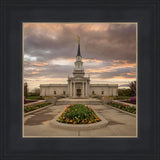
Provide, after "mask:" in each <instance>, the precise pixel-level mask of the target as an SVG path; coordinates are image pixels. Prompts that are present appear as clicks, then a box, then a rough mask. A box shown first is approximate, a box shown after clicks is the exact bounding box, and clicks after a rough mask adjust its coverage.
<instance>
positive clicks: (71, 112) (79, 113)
mask: <svg viewBox="0 0 160 160" xmlns="http://www.w3.org/2000/svg"><path fill="white" fill-rule="evenodd" d="M57 121H58V122H61V123H70V124H88V123H95V122H99V121H100V119H99V118H98V116H97V115H96V114H95V113H94V111H93V110H92V109H91V108H90V107H88V106H85V105H82V104H75V105H70V106H66V108H65V111H64V112H62V114H61V115H60V116H59V118H58V119H57Z"/></svg>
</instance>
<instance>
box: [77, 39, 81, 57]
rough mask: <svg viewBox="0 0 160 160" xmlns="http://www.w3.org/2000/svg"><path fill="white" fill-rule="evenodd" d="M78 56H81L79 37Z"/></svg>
mask: <svg viewBox="0 0 160 160" xmlns="http://www.w3.org/2000/svg"><path fill="white" fill-rule="evenodd" d="M77 56H81V52H80V37H79V36H78V51H77Z"/></svg>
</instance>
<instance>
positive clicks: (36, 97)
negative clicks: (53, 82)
mask: <svg viewBox="0 0 160 160" xmlns="http://www.w3.org/2000/svg"><path fill="white" fill-rule="evenodd" d="M26 99H43V97H40V96H31V97H27V98H26Z"/></svg>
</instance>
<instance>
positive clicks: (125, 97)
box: [113, 96, 131, 100]
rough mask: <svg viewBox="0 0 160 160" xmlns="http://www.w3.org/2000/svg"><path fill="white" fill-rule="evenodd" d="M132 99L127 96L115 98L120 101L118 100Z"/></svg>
mask: <svg viewBox="0 0 160 160" xmlns="http://www.w3.org/2000/svg"><path fill="white" fill-rule="evenodd" d="M130 98H131V97H127V96H118V97H113V99H114V100H118V99H130Z"/></svg>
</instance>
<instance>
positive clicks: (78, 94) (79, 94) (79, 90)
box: [77, 89, 81, 97]
mask: <svg viewBox="0 0 160 160" xmlns="http://www.w3.org/2000/svg"><path fill="white" fill-rule="evenodd" d="M77 96H78V97H80V96H81V89H77Z"/></svg>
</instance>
